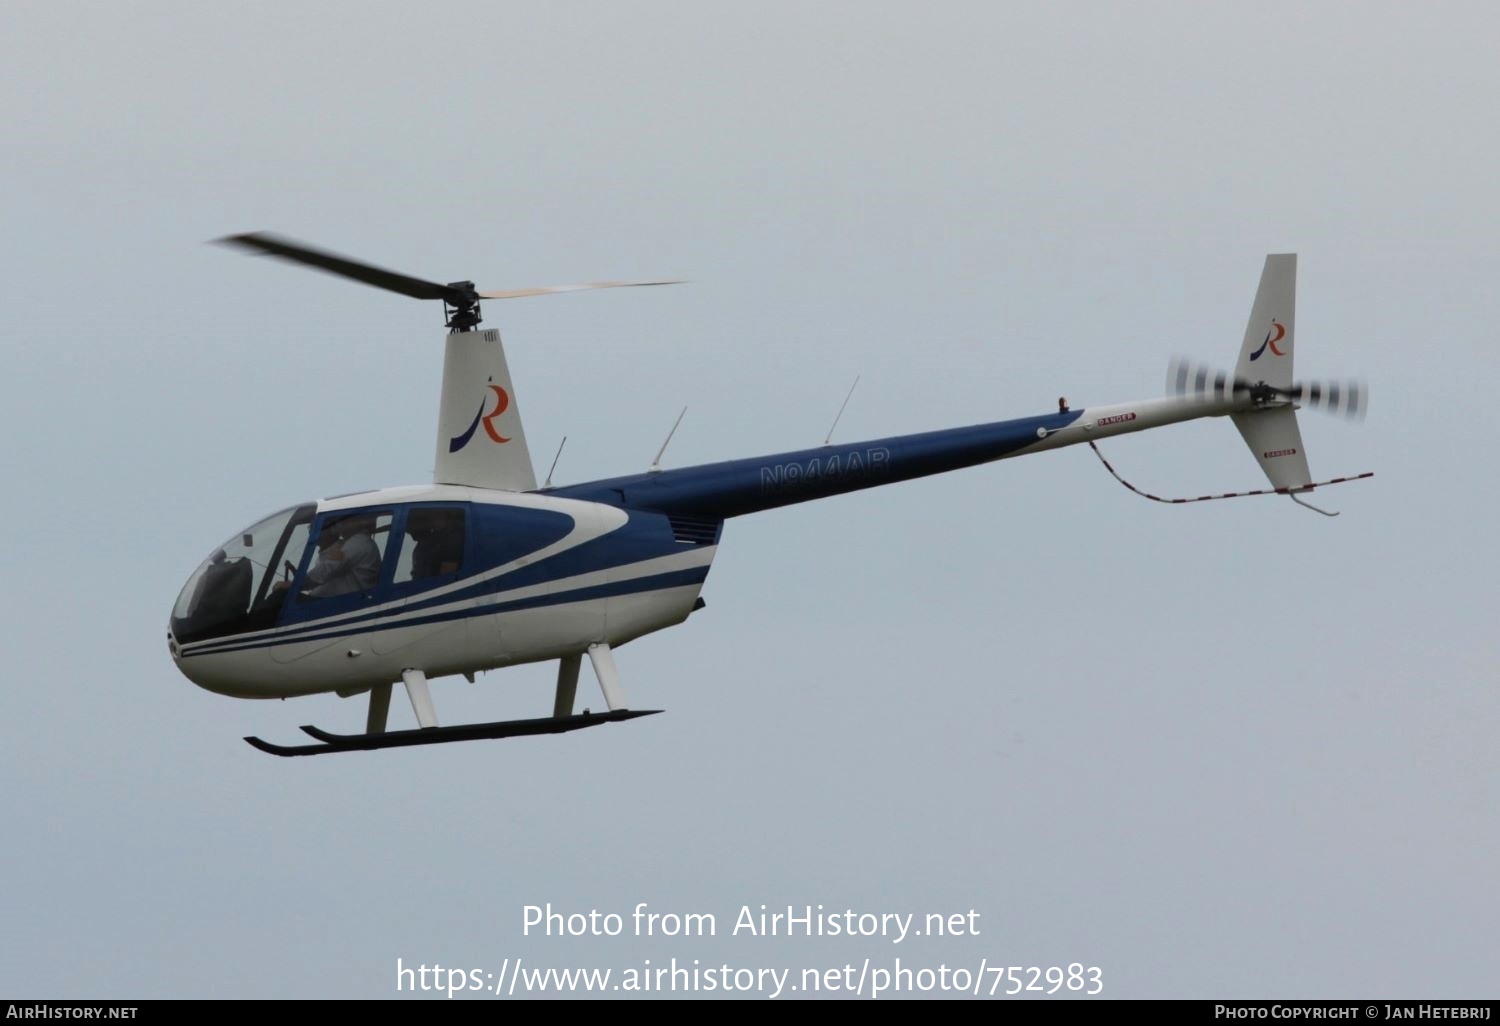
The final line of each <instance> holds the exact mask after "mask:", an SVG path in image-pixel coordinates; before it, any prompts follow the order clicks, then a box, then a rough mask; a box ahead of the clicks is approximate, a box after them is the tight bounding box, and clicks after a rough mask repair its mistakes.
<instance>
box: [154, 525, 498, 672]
mask: <svg viewBox="0 0 1500 1026" xmlns="http://www.w3.org/2000/svg"><path fill="white" fill-rule="evenodd" d="M466 522H467V512H466V510H465V508H464V507H463V505H461V504H454V503H418V504H413V505H399V504H397V505H391V504H386V505H382V506H378V507H375V508H367V509H352V510H333V511H325V512H324V513H323V514H322V515H321V516H319V514H318V506H317V503H311V502H309V503H304V504H303V505H300V506H290V507H288V508H286V509H283V510H281V511H280V512H278V513H273V514H271V515H270V516H268V517H266V518H265V519H264V520H261V521H260V522H259V523H256V524H254V525H252V526H250V527H247V528H246V529H245V530H244V531H241V532H240V533H239V534H237V535H235V536H234V537H233V538H230V539H229V540H228V541H226V542H225V543H224V544H223V545H220V546H219V547H218V548H216V549H214V551H213V553H212V554H210V555H209V557H208V558H207V559H206V560H204V561H203V563H202V564H201V565H200V566H199V567H198V569H197V570H195V571H194V572H193V575H192V576H191V577H189V578H188V581H187V584H185V585H184V586H183V589H182V593H181V594H180V595H178V597H177V604H176V606H174V607H173V609H172V623H171V628H172V638H173V640H174V641H175V642H176V643H177V644H179V645H186V644H191V643H192V642H195V641H206V640H209V639H213V638H222V637H227V636H229V635H235V634H246V633H249V632H251V631H259V630H265V629H267V628H270V627H275V626H277V625H278V624H281V623H284V622H286V621H287V620H289V619H292V620H302V619H317V618H319V617H323V616H328V615H335V614H339V613H343V612H346V611H348V610H350V609H353V608H355V607H356V606H360V605H366V604H369V603H372V602H380V601H386V600H390V599H400V598H403V597H406V596H408V595H411V594H414V593H416V592H418V591H423V590H426V589H430V588H433V587H437V586H439V585H442V584H444V583H447V582H449V581H452V580H454V579H455V578H456V577H457V576H458V574H459V571H460V568H461V566H462V564H463V562H464V554H465V550H466V536H467V533H468V532H467V531H466V528H465V524H466Z"/></svg>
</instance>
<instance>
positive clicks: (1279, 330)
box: [1250, 319, 1286, 360]
mask: <svg viewBox="0 0 1500 1026" xmlns="http://www.w3.org/2000/svg"><path fill="white" fill-rule="evenodd" d="M1284 338H1286V325H1284V324H1282V323H1281V322H1280V321H1278V320H1275V319H1272V321H1271V330H1270V331H1268V332H1266V337H1265V341H1263V342H1261V344H1260V348H1259V349H1257V350H1256V351H1255V352H1253V353H1251V354H1250V359H1252V360H1259V359H1260V354H1261V353H1264V352H1265V351H1266V347H1267V346H1270V347H1271V352H1273V353H1275V354H1276V355H1277V356H1285V355H1286V354H1285V353H1283V352H1282V351H1281V350H1280V349H1277V348H1276V343H1278V342H1280V341H1281V340H1282V339H1284Z"/></svg>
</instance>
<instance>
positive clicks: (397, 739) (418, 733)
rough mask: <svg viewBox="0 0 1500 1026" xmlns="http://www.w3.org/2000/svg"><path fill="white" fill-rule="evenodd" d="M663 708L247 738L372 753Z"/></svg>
mask: <svg viewBox="0 0 1500 1026" xmlns="http://www.w3.org/2000/svg"><path fill="white" fill-rule="evenodd" d="M661 711H662V710H660V709H611V710H610V711H609V712H599V713H590V712H585V713H580V714H579V715H577V716H542V717H538V718H537V719H532V720H498V721H496V722H494V723H463V724H459V725H457V726H452V727H419V728H417V729H416V730H392V731H387V732H385V733H377V734H331V733H329V732H328V731H326V730H320V729H319V728H317V727H313V726H304V727H303V728H302V730H303V731H304V732H305V733H307V734H308V735H310V736H311V737H313V738H315V739H317V740H318V741H320V742H322V744H316V745H273V744H271V742H269V741H262V740H261V739H260V738H258V737H247V738H245V740H246V741H248V742H249V743H250V744H251V745H253V746H254V747H256V748H259V749H260V750H261V751H263V752H267V753H269V754H271V755H284V756H291V755H322V754H324V753H325V752H368V751H373V750H375V749H377V748H405V747H407V746H409V745H440V744H446V743H448V742H450V741H482V740H486V739H490V738H501V737H526V736H528V735H531V734H564V733H567V732H568V731H570V730H582V729H583V728H584V727H597V726H599V724H601V723H620V722H623V721H625V720H633V719H635V718H636V717H637V716H652V715H655V714H656V713H659V712H661Z"/></svg>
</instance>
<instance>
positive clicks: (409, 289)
mask: <svg viewBox="0 0 1500 1026" xmlns="http://www.w3.org/2000/svg"><path fill="white" fill-rule="evenodd" d="M216 241H218V242H221V243H223V244H224V245H226V246H242V247H244V248H245V249H253V250H255V251H257V252H259V253H266V254H269V255H270V256H275V257H280V258H281V259H283V260H290V261H291V262H292V263H295V264H305V265H307V266H308V267H316V268H318V269H319V270H320V271H327V272H328V273H329V274H336V275H338V276H339V277H341V278H352V279H353V280H355V281H359V282H364V283H365V284H366V285H373V286H375V287H376V288H377V289H385V290H386V291H387V292H398V293H400V294H401V295H403V296H410V297H411V298H413V299H445V300H447V301H448V302H450V303H452V302H454V301H455V300H456V299H460V298H462V293H460V292H459V291H458V290H457V289H454V288H452V287H450V286H447V285H439V284H437V283H436V282H431V281H423V280H422V279H421V278H413V277H411V276H410V275H405V274H397V273H396V272H395V271H387V270H385V269H384V268H380V267H373V266H371V265H370V264H365V263H361V262H360V261H358V260H350V259H349V258H348V257H343V256H339V255H338V254H336V253H328V252H325V251H323V250H320V249H314V248H312V247H311V246H308V245H305V244H303V243H301V242H297V241H296V240H295V239H288V238H285V237H283V236H279V235H272V234H271V233H269V232H247V233H245V234H243V235H226V236H225V237H224V238H222V239H218V240H216Z"/></svg>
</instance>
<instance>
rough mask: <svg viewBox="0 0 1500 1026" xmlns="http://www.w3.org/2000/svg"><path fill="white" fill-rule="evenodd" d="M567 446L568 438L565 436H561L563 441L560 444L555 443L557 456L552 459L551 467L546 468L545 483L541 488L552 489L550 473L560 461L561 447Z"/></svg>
mask: <svg viewBox="0 0 1500 1026" xmlns="http://www.w3.org/2000/svg"><path fill="white" fill-rule="evenodd" d="M567 444H568V436H567V435H563V440H562V441H561V442H558V443H557V455H556V456H554V457H552V466H550V467H548V468H547V483H546V484H544V485H542V487H543V488H551V487H552V472H553V471H554V470H556V469H557V461H558V460H560V459H562V450H563V446H565V445H567Z"/></svg>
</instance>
